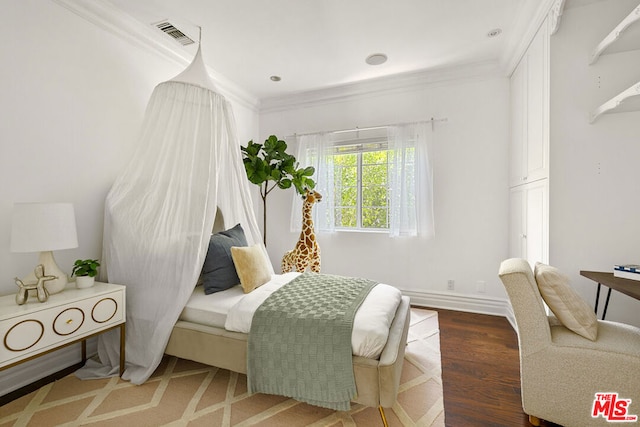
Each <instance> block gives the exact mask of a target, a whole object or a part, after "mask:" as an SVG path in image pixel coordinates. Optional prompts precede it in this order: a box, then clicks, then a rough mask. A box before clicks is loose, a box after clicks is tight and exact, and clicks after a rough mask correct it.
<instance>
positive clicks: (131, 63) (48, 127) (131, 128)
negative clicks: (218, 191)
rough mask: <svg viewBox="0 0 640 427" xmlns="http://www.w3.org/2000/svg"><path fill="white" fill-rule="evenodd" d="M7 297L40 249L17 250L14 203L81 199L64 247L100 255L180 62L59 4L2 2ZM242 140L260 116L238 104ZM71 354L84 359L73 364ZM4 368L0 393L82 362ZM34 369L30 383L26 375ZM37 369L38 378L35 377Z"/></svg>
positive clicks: (0, 141) (71, 254)
mask: <svg viewBox="0 0 640 427" xmlns="http://www.w3.org/2000/svg"><path fill="white" fill-rule="evenodd" d="M0 9H1V10H2V13H3V21H4V22H3V33H4V34H5V35H7V37H5V38H4V39H3V41H2V42H1V43H0V58H2V67H0V93H1V94H2V96H0V182H1V183H2V184H1V185H0V278H1V280H0V295H5V294H13V293H15V291H16V290H17V288H16V287H15V284H14V283H13V280H12V278H13V277H15V276H24V275H26V274H27V273H28V272H29V271H31V270H32V269H33V267H34V266H35V264H36V261H37V259H38V257H37V254H19V253H16V254H14V253H11V252H10V251H9V242H10V235H11V212H12V206H13V203H14V202H20V201H65V202H72V203H73V204H74V206H75V212H76V220H77V228H78V240H79V247H78V248H76V249H69V250H63V251H56V252H55V257H56V260H57V262H58V264H59V265H60V267H61V268H62V269H63V270H65V271H67V272H70V270H71V265H72V263H73V261H74V260H75V259H77V258H100V256H101V248H102V226H103V209H104V199H105V196H106V194H107V192H108V190H109V188H110V187H111V184H112V182H113V180H114V179H115V177H116V176H117V174H118V172H119V171H120V170H121V169H122V168H123V167H124V166H125V165H126V163H127V161H128V158H129V156H130V154H131V153H132V151H133V147H134V145H135V143H136V141H137V135H138V132H139V127H140V124H141V121H142V117H143V114H144V109H145V107H146V104H147V101H148V99H149V96H150V95H151V92H152V90H153V88H154V86H155V85H156V84H158V83H160V82H162V81H165V80H168V79H170V78H172V77H173V76H175V75H176V74H178V73H179V72H180V71H181V70H182V66H181V65H178V64H176V63H175V62H172V61H169V60H168V59H167V58H165V57H163V56H160V55H159V54H158V53H154V52H152V51H151V50H145V49H142V48H140V47H138V46H137V45H134V44H132V43H130V42H127V41H124V40H123V39H121V38H119V37H116V36H115V35H114V34H112V33H110V32H107V31H105V30H103V29H102V28H100V27H98V26H96V25H94V24H92V23H90V22H88V21H87V20H84V19H83V18H81V17H80V16H78V15H76V14H74V13H72V12H71V11H69V10H67V9H65V8H63V7H61V6H59V5H58V4H56V3H54V2H52V1H42V0H21V1H19V2H16V1H9V0H0ZM233 107H234V111H235V116H236V121H237V123H238V134H239V136H240V138H241V140H245V139H249V138H251V137H253V135H256V134H257V126H258V115H257V113H255V111H253V110H251V109H250V108H249V107H243V106H239V105H234V106H233ZM69 355H71V357H73V358H75V359H76V360H71V361H69V360H68V359H69ZM47 358H49V359H50V360H56V362H55V363H51V364H52V365H53V366H52V369H49V368H47V367H44V368H43V367H42V363H41V359H36V360H34V361H33V362H29V363H27V364H24V365H19V366H17V367H16V368H13V369H10V370H6V371H3V372H2V376H1V377H0V378H1V380H0V390H2V392H0V394H4V392H8V391H11V390H13V389H15V388H17V387H18V386H21V385H24V383H29V382H31V381H33V380H35V379H37V378H39V377H40V376H43V375H45V374H49V373H51V372H55V371H57V370H59V369H60V368H62V367H64V366H68V365H70V364H72V363H74V362H76V361H78V360H79V350H77V349H75V348H72V349H65V350H61V351H59V352H56V353H53V354H52V355H49V356H46V357H45V358H43V359H45V361H44V362H43V363H45V364H46V359H47ZM22 371H28V372H29V373H30V375H31V377H27V379H26V380H25V379H24V378H23V377H22V376H20V372H22ZM34 376H36V377H34Z"/></svg>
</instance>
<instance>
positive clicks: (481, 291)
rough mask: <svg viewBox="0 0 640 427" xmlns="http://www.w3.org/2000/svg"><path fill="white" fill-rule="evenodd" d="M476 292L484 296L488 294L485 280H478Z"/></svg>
mask: <svg viewBox="0 0 640 427" xmlns="http://www.w3.org/2000/svg"><path fill="white" fill-rule="evenodd" d="M476 291H477V292H478V293H479V294H484V293H485V292H487V283H486V282H485V281H484V280H478V281H477V282H476Z"/></svg>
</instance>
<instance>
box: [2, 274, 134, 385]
mask: <svg viewBox="0 0 640 427" xmlns="http://www.w3.org/2000/svg"><path fill="white" fill-rule="evenodd" d="M125 306H126V300H125V287H124V286H122V285H114V284H111V283H100V282H96V283H95V285H94V286H92V287H90V288H85V289H77V288H76V287H75V283H71V284H69V285H68V286H67V288H66V289H65V290H64V291H63V292H60V293H58V294H53V295H50V296H49V299H48V300H47V301H46V302H44V303H40V302H38V300H37V299H36V298H35V296H34V297H30V298H29V301H28V302H27V303H26V304H24V305H17V304H16V301H15V295H7V296H3V297H0V339H1V340H2V344H1V345H0V371H1V370H3V369H7V368H10V367H12V366H15V365H18V364H20V363H23V362H26V361H27V360H31V359H33V358H36V357H38V356H41V355H43V354H46V353H49V352H51V351H53V350H57V349H59V348H61V347H65V346H68V345H71V344H74V343H76V342H78V341H82V362H83V363H84V362H85V361H86V359H87V347H86V339H87V338H89V337H92V336H94V335H97V334H100V333H103V332H106V331H108V330H110V329H114V328H118V327H119V328H120V375H121V376H122V372H123V371H124V365H125V363H124V362H125V345H124V343H125V322H126V312H125Z"/></svg>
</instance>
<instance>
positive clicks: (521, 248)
mask: <svg viewBox="0 0 640 427" xmlns="http://www.w3.org/2000/svg"><path fill="white" fill-rule="evenodd" d="M526 206H527V205H526V199H525V191H524V186H523V185H521V186H518V187H513V188H511V192H510V194H509V257H510V258H526V257H527V255H526V254H527V249H526V245H525V243H526V235H525V230H526V222H525V220H526V218H525V214H524V213H525V211H526Z"/></svg>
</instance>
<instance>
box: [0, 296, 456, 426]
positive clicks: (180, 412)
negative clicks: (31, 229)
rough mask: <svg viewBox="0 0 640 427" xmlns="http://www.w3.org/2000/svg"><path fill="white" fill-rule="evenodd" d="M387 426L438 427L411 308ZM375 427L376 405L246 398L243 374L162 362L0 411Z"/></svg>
mask: <svg viewBox="0 0 640 427" xmlns="http://www.w3.org/2000/svg"><path fill="white" fill-rule="evenodd" d="M385 413H386V417H387V422H388V423H389V426H391V427H395V426H425V427H430V426H433V427H441V426H444V425H445V424H444V405H443V399H442V379H441V362H440V335H439V329H438V317H437V313H436V312H434V311H429V310H422V309H415V308H414V309H412V310H411V327H410V329H409V339H408V344H407V350H406V355H405V362H404V366H403V370H402V377H401V382H400V390H399V394H398V400H397V402H396V404H395V405H394V406H393V408H389V409H386V410H385ZM79 425H92V426H118V427H127V426H136V427H143V426H225V427H226V426H238V427H241V426H266V427H270V426H273V427H276V426H287V427H295V426H313V427H340V426H344V427H347V426H363V427H364V426H367V427H369V426H381V425H382V420H381V418H380V414H379V412H378V410H377V409H376V408H369V407H365V406H362V405H359V404H353V405H352V407H351V410H350V411H345V412H336V411H332V410H329V409H324V408H319V407H315V406H311V405H307V404H304V403H300V402H297V401H295V400H293V399H289V398H286V397H281V396H272V395H266V394H254V395H249V394H248V393H247V381H246V376H245V375H243V374H237V373H235V372H230V371H228V370H225V369H218V368H215V367H211V366H207V365H203V364H200V363H196V362H191V361H188V360H184V359H178V358H176V357H165V358H164V359H163V361H162V363H161V365H160V366H159V367H158V369H157V370H156V372H155V373H154V374H153V376H152V377H151V378H150V379H149V380H148V381H147V382H146V383H145V384H142V385H139V386H135V385H132V384H130V383H129V382H127V381H122V380H120V379H119V378H106V379H99V380H86V381H82V380H79V379H77V378H76V377H75V376H74V375H69V376H67V377H65V378H63V379H61V380H59V381H56V382H54V383H51V384H48V385H46V386H44V387H42V388H40V389H38V390H36V391H34V392H33V393H30V394H28V395H26V396H24V397H22V398H20V399H17V400H14V401H13V402H10V403H8V404H7V405H4V406H1V407H0V427H8V426H38V427H44V426H79Z"/></svg>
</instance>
